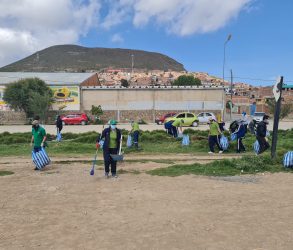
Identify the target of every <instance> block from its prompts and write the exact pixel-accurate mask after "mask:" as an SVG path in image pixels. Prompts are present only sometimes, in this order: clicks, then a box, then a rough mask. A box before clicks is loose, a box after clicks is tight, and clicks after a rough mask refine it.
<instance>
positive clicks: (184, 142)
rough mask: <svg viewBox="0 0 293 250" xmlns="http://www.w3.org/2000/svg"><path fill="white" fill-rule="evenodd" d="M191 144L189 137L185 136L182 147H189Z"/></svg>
mask: <svg viewBox="0 0 293 250" xmlns="http://www.w3.org/2000/svg"><path fill="white" fill-rule="evenodd" d="M189 143H190V141H189V135H183V138H182V146H188V145H189Z"/></svg>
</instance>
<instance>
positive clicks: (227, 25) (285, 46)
mask: <svg viewBox="0 0 293 250" xmlns="http://www.w3.org/2000/svg"><path fill="white" fill-rule="evenodd" d="M11 2H14V1H9V0H0V7H1V10H4V13H2V14H0V48H1V50H2V53H1V54H2V55H1V54H0V66H4V65H6V64H8V63H10V62H13V61H15V60H19V59H21V58H23V57H25V56H28V55H30V54H32V53H34V52H35V51H37V50H40V49H43V48H46V47H48V46H51V45H56V44H79V45H82V46H86V47H107V48H128V49H140V50H147V51H154V52H159V53H163V54H166V55H168V56H170V57H172V58H174V59H176V60H178V61H179V62H181V63H182V64H183V65H184V66H185V68H186V69H187V70H188V71H203V72H207V73H209V74H210V75H215V76H219V77H222V68H223V53H224V52H223V50H224V42H225V40H226V38H227V36H228V35H229V34H232V39H231V40H230V41H229V42H228V43H227V45H226V64H225V76H226V77H228V76H229V75H230V69H232V70H233V74H234V76H235V79H234V81H235V82H239V81H241V82H247V83H251V84H254V85H271V84H273V83H274V81H275V79H276V78H277V76H279V75H283V76H284V80H285V82H288V83H292V82H293V68H292V67H293V62H292V58H293V49H292V46H293V30H292V27H293V17H292V11H293V1H290V0H281V1H274V0H210V1H202V0H192V1H191V0H148V1H146V0H87V1H82V0H51V1H49V0H48V1H47V0H43V1H41V3H40V1H38V0H23V1H20V2H21V3H22V4H19V3H11ZM16 4H17V6H16ZM34 9H35V10H38V12H39V14H32V13H35V11H34ZM57 10H58V12H59V13H60V10H61V14H58V13H57ZM20 13H21V14H20ZM52 13H54V15H52ZM129 62H130V58H129ZM256 79H262V80H256ZM290 81H291V82H290Z"/></svg>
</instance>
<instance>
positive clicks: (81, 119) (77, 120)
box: [61, 113, 89, 125]
mask: <svg viewBox="0 0 293 250" xmlns="http://www.w3.org/2000/svg"><path fill="white" fill-rule="evenodd" d="M61 119H62V123H63V125H76V124H81V125H86V124H88V123H89V118H88V116H87V115H86V114H85V113H82V114H70V115H66V116H63V117H61Z"/></svg>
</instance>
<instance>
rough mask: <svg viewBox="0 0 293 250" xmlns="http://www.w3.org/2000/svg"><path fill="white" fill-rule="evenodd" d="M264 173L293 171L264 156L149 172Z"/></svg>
mask: <svg viewBox="0 0 293 250" xmlns="http://www.w3.org/2000/svg"><path fill="white" fill-rule="evenodd" d="M262 172H270V173H275V172H290V173H293V169H285V168H284V167H283V166H282V164H281V159H280V158H277V160H275V161H272V160H271V159H270V157H269V155H264V156H244V157H242V158H239V159H231V160H228V159H225V160H217V161H213V162H210V163H207V164H199V163H194V164H182V165H181V164H180V165H173V166H170V167H168V168H158V169H154V170H150V171H147V172H146V173H148V174H150V175H159V176H171V177H174V176H180V175H189V174H195V175H206V176H233V175H239V174H256V173H262Z"/></svg>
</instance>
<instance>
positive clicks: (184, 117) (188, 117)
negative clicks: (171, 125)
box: [165, 112, 199, 127]
mask: <svg viewBox="0 0 293 250" xmlns="http://www.w3.org/2000/svg"><path fill="white" fill-rule="evenodd" d="M177 119H180V120H181V122H182V126H184V127H188V126H193V127H197V126H198V123H199V121H198V118H197V116H196V115H195V114H193V113H190V112H183V113H179V114H177V115H175V116H173V117H169V118H167V119H165V123H166V122H169V121H175V120H177Z"/></svg>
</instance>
